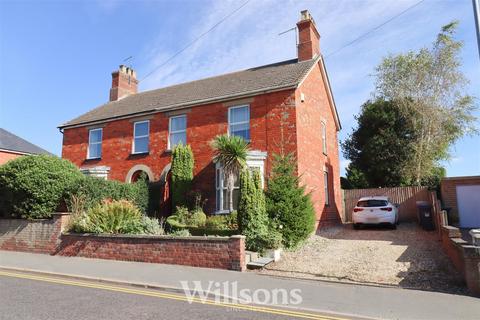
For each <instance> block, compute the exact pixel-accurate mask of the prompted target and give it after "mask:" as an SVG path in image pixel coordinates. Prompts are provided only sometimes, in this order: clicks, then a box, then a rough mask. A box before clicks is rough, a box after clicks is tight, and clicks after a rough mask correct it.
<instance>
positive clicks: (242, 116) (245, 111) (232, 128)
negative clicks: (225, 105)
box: [228, 105, 250, 141]
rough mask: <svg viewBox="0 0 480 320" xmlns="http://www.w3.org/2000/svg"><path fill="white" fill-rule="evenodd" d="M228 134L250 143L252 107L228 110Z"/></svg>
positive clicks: (238, 107)
mask: <svg viewBox="0 0 480 320" xmlns="http://www.w3.org/2000/svg"><path fill="white" fill-rule="evenodd" d="M228 134H229V135H231V136H239V137H242V138H243V139H245V140H246V141H250V107H249V106H248V105H246V106H237V107H231V108H229V109H228Z"/></svg>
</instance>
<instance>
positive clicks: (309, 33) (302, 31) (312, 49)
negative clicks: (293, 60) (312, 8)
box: [297, 10, 320, 61]
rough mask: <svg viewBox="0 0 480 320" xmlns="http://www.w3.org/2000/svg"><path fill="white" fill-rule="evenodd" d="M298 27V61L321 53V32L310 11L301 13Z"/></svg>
mask: <svg viewBox="0 0 480 320" xmlns="http://www.w3.org/2000/svg"><path fill="white" fill-rule="evenodd" d="M297 28H298V47H297V50H298V61H305V60H310V59H312V58H315V57H317V56H318V55H319V54H320V34H319V33H318V31H317V27H316V26H315V21H314V20H313V18H312V16H311V14H310V12H308V10H303V11H302V12H301V13H300V21H298V22H297Z"/></svg>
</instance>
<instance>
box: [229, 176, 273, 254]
mask: <svg viewBox="0 0 480 320" xmlns="http://www.w3.org/2000/svg"><path fill="white" fill-rule="evenodd" d="M237 214H238V216H237V219H238V228H239V231H240V232H241V234H243V235H244V236H245V237H246V247H247V249H248V250H252V251H260V252H261V251H263V250H264V249H272V248H273V249H277V248H278V247H279V246H280V244H281V235H280V234H279V233H278V231H277V230H275V228H274V226H273V225H272V224H271V223H270V221H269V219H268V215H267V211H266V201H265V194H264V192H263V188H262V183H261V176H260V171H259V170H254V171H253V172H251V171H250V170H243V171H242V172H241V174H240V199H239V203H238V210H237Z"/></svg>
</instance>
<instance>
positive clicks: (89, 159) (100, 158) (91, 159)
mask: <svg viewBox="0 0 480 320" xmlns="http://www.w3.org/2000/svg"><path fill="white" fill-rule="evenodd" d="M94 160H102V157H98V158H86V159H85V161H94Z"/></svg>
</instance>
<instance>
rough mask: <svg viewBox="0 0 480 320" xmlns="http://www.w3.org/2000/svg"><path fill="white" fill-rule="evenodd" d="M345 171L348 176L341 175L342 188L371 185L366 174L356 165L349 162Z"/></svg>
mask: <svg viewBox="0 0 480 320" xmlns="http://www.w3.org/2000/svg"><path fill="white" fill-rule="evenodd" d="M345 171H346V178H345V177H340V185H341V187H342V189H344V190H347V189H364V188H368V187H369V184H368V181H367V179H366V178H365V174H363V172H361V171H359V170H358V169H357V168H356V167H354V166H352V165H351V164H349V165H348V167H347V168H346V169H345Z"/></svg>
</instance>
